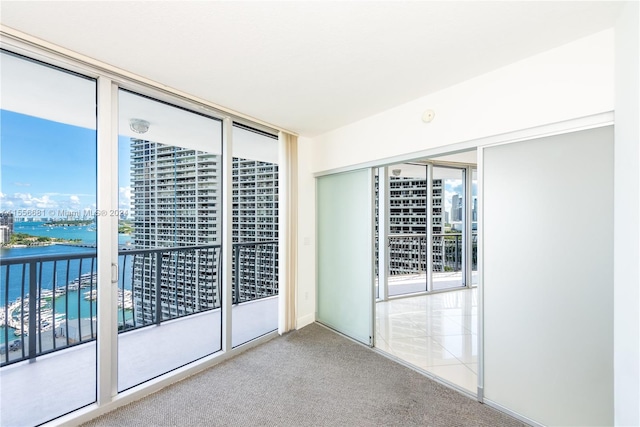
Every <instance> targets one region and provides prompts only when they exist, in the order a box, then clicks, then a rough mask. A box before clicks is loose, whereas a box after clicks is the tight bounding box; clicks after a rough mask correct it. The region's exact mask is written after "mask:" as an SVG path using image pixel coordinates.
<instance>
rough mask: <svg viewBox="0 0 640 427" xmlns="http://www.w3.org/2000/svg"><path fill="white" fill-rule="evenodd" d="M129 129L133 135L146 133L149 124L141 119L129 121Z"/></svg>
mask: <svg viewBox="0 0 640 427" xmlns="http://www.w3.org/2000/svg"><path fill="white" fill-rule="evenodd" d="M129 127H130V128H131V130H132V131H134V132H135V133H146V132H147V131H148V130H149V122H148V121H146V120H142V119H131V120H130V121H129Z"/></svg>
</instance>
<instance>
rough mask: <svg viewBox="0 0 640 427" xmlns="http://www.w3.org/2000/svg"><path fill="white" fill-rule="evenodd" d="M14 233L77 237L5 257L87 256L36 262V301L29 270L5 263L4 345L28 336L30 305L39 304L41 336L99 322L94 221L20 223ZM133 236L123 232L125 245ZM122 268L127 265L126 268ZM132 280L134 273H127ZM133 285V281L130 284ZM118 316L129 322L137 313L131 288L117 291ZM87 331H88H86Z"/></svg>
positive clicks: (0, 312) (7, 251) (3, 252)
mask: <svg viewBox="0 0 640 427" xmlns="http://www.w3.org/2000/svg"><path fill="white" fill-rule="evenodd" d="M15 232H18V233H25V234H29V235H32V236H45V237H47V236H48V237H54V238H60V239H66V240H75V241H77V242H78V243H73V244H60V243H58V244H50V245H46V246H34V247H12V248H2V249H0V257H2V258H3V259H6V260H10V259H12V258H21V257H34V256H36V257H51V256H59V255H65V254H69V255H71V257H74V256H75V257H78V256H82V257H84V259H71V260H67V261H55V262H42V263H40V264H38V270H37V273H36V277H37V279H36V280H37V291H36V293H35V298H36V303H35V305H33V306H32V302H31V301H30V298H31V295H29V293H30V292H29V291H30V290H29V271H28V269H27V270H24V267H22V266H18V265H6V266H3V267H2V271H0V284H1V286H0V344H3V345H2V347H3V348H4V343H5V342H10V343H11V342H13V341H14V340H16V339H20V340H24V339H25V338H24V337H27V336H28V335H29V332H28V330H29V321H30V316H31V313H30V306H31V309H33V308H34V307H36V308H37V309H36V310H35V311H36V313H35V315H34V316H35V319H36V320H35V321H36V331H39V332H40V335H42V334H45V333H48V331H54V335H55V336H60V335H62V334H66V333H67V331H68V330H69V328H72V329H73V328H77V329H80V330H82V329H84V330H86V331H88V330H89V329H91V328H86V327H84V328H83V327H82V326H81V324H82V323H91V322H95V320H96V314H97V303H96V298H97V274H96V259H95V257H87V255H91V254H95V247H96V235H97V233H96V229H95V224H88V225H86V224H84V225H82V226H65V227H52V226H50V225H47V224H46V223H45V222H33V221H29V222H16V223H15ZM129 242H130V236H128V235H119V243H120V244H121V245H122V246H126V245H127V243H129ZM123 270H124V268H123ZM124 279H125V282H127V283H129V282H130V271H127V272H126V273H125V277H124ZM128 286H129V287H130V283H129V285H128ZM118 292H119V294H118V304H119V306H118V309H119V315H118V320H119V321H120V322H121V323H124V322H128V321H130V320H131V319H132V317H133V296H132V292H131V290H130V289H119V290H118ZM83 332H84V331H83Z"/></svg>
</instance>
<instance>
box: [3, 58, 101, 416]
mask: <svg viewBox="0 0 640 427" xmlns="http://www.w3.org/2000/svg"><path fill="white" fill-rule="evenodd" d="M0 62H2V74H1V79H2V80H1V86H2V98H1V101H0V102H1V103H0V107H1V111H0V114H1V116H0V121H1V123H2V127H1V135H0V138H1V144H0V147H1V153H0V158H1V163H0V168H1V179H0V181H1V185H2V187H1V188H0V196H1V197H0V211H1V213H0V243H1V245H2V248H1V249H0V257H1V261H0V263H1V268H0V366H1V367H0V383H1V384H2V392H1V393H0V412H1V413H2V415H1V416H0V419H1V422H2V425H35V424H40V423H43V422H45V421H47V420H50V419H52V418H55V417H58V416H61V415H64V414H66V413H68V412H71V411H73V410H75V409H78V408H80V407H82V406H85V405H88V404H91V403H93V402H95V401H96V344H95V343H96V341H95V340H96V336H97V317H96V315H97V309H96V301H95V296H96V291H97V288H98V286H99V284H98V282H97V280H96V271H97V259H96V252H95V246H96V241H97V235H96V223H95V215H96V82H95V80H94V79H90V78H86V77H84V76H80V75H76V74H73V73H70V72H67V71H64V70H61V69H57V68H53V67H51V66H48V65H46V64H42V63H39V62H35V61H31V60H28V59H26V58H23V57H19V56H16V55H13V54H10V53H8V52H5V51H3V52H2V53H1V59H0ZM100 286H103V285H102V284H100Z"/></svg>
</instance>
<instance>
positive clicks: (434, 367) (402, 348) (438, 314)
mask: <svg viewBox="0 0 640 427" xmlns="http://www.w3.org/2000/svg"><path fill="white" fill-rule="evenodd" d="M477 295H478V294H477V288H473V289H463V290H457V291H451V292H443V293H437V294H431V295H419V296H415V297H407V298H400V299H391V300H388V301H381V302H378V303H377V304H376V347H377V348H378V349H380V350H382V351H384V352H387V353H389V354H391V355H393V356H395V357H397V358H399V359H402V360H404V361H406V362H407V363H410V364H412V365H415V366H416V367H418V368H420V369H423V370H425V371H428V372H430V373H432V374H433V375H435V376H437V377H439V378H441V379H443V380H445V381H447V382H450V383H452V384H454V385H456V386H458V387H460V388H463V389H465V390H467V391H469V392H472V393H474V394H475V393H476V392H477V384H478V379H477V371H478V335H477V331H478V323H477V310H478V304H477V301H478V298H477Z"/></svg>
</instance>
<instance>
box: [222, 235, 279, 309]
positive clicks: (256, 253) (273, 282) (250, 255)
mask: <svg viewBox="0 0 640 427" xmlns="http://www.w3.org/2000/svg"><path fill="white" fill-rule="evenodd" d="M233 248H234V250H233V261H232V263H233V271H234V275H233V291H232V292H233V293H232V300H233V303H234V304H240V303H243V302H247V301H254V300H257V299H262V298H267V297H270V296H274V295H278V242H277V241H268V242H249V243H234V244H233ZM238 265H240V267H239V268H238V267H237V266H238Z"/></svg>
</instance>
